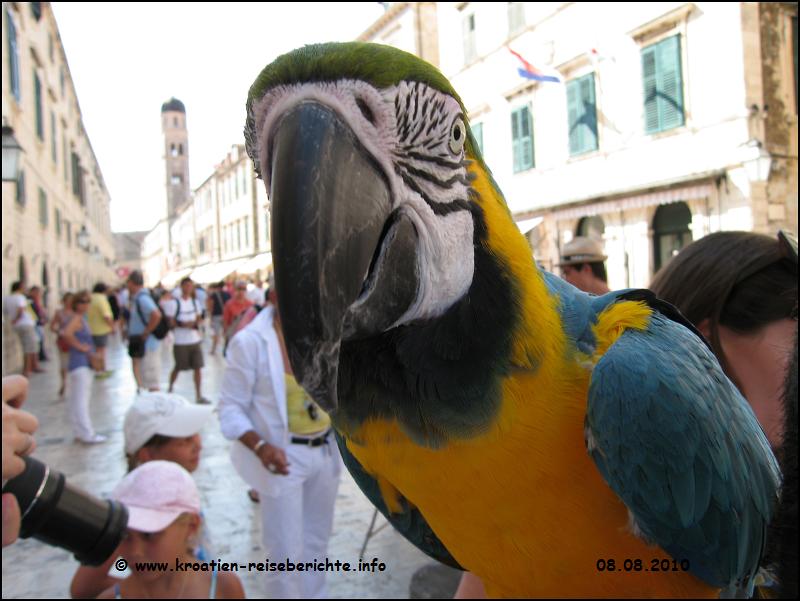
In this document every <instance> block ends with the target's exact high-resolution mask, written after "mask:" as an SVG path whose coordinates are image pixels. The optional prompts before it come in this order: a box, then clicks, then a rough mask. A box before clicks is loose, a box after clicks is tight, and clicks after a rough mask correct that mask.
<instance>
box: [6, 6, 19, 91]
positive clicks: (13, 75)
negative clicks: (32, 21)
mask: <svg viewBox="0 0 800 601" xmlns="http://www.w3.org/2000/svg"><path fill="white" fill-rule="evenodd" d="M6 28H7V29H6V35H7V37H8V79H9V86H10V87H11V93H12V94H13V95H14V98H16V99H17V102H19V101H20V89H19V55H18V53H17V28H16V26H15V25H14V19H12V18H11V13H10V12H8V10H6Z"/></svg>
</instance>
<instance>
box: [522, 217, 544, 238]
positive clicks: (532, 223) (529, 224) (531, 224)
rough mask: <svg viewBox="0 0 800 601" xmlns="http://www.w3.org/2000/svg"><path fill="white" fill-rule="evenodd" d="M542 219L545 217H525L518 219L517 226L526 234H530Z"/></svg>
mask: <svg viewBox="0 0 800 601" xmlns="http://www.w3.org/2000/svg"><path fill="white" fill-rule="evenodd" d="M542 221H544V217H534V218H533V219H525V220H523V221H517V227H518V228H519V231H520V232H522V235H523V236H524V235H526V234H528V233H529V232H530V231H531V230H532V229H533V228H535V227H536V226H537V225H539V224H540V223H541V222H542Z"/></svg>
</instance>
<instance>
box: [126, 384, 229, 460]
mask: <svg viewBox="0 0 800 601" xmlns="http://www.w3.org/2000/svg"><path fill="white" fill-rule="evenodd" d="M213 410H214V409H213V407H211V406H209V405H194V404H192V403H190V402H189V401H187V400H186V399H185V398H183V397H182V396H180V395H177V394H172V393H169V392H143V393H141V394H139V395H138V396H137V397H136V399H135V400H134V401H133V405H131V407H130V409H128V413H127V414H126V415H125V422H124V424H123V426H122V430H123V432H124V433H125V452H126V453H127V454H128V455H133V454H134V453H136V451H138V450H139V449H141V448H142V447H143V446H144V445H145V443H146V442H147V441H148V440H150V439H151V438H152V437H153V436H155V435H156V434H160V435H161V436H172V437H175V438H183V437H186V436H193V435H195V434H197V433H198V432H200V430H202V429H203V426H205V424H206V421H208V418H209V417H210V416H211V412H212V411H213Z"/></svg>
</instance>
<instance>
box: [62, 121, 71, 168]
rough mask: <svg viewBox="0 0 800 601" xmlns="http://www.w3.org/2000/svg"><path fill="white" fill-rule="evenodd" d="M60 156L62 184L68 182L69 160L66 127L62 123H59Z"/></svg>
mask: <svg viewBox="0 0 800 601" xmlns="http://www.w3.org/2000/svg"><path fill="white" fill-rule="evenodd" d="M61 151H62V153H61V156H63V157H64V182H68V181H69V167H68V165H69V159H68V158H67V127H66V123H64V121H61Z"/></svg>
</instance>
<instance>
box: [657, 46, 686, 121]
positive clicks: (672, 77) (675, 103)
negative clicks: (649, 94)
mask: <svg viewBox="0 0 800 601" xmlns="http://www.w3.org/2000/svg"><path fill="white" fill-rule="evenodd" d="M658 52H659V56H658V63H659V65H658V66H659V69H658V89H659V92H661V93H660V94H659V98H658V104H659V119H660V121H661V131H664V130H667V129H672V128H674V127H679V126H681V125H683V80H682V77H681V42H680V36H678V35H676V36H672V37H671V38H667V39H666V40H664V41H663V42H661V43H660V44H658Z"/></svg>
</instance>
